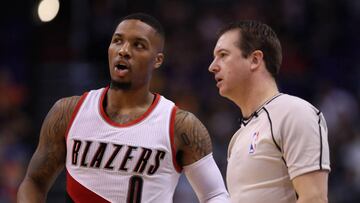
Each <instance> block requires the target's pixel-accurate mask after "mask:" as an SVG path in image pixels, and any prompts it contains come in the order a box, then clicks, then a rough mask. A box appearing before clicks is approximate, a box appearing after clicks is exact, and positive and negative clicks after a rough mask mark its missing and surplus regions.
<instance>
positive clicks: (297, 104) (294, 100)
mask: <svg viewBox="0 0 360 203" xmlns="http://www.w3.org/2000/svg"><path fill="white" fill-rule="evenodd" d="M275 105H276V107H275V108H274V109H276V110H277V111H280V112H283V113H285V114H295V115H303V114H304V113H305V114H306V112H309V113H313V112H316V113H317V112H319V110H318V109H317V108H316V107H315V106H314V105H312V104H311V103H310V102H309V101H307V100H305V99H303V98H300V97H298V96H293V95H289V94H283V95H282V96H281V97H279V100H278V101H277V102H276V104H275V103H274V106H275Z"/></svg>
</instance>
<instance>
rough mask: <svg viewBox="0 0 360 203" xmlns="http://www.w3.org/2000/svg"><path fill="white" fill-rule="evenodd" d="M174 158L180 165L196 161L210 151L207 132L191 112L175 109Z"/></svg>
mask: <svg viewBox="0 0 360 203" xmlns="http://www.w3.org/2000/svg"><path fill="white" fill-rule="evenodd" d="M174 141H175V148H176V160H177V162H178V164H179V165H180V166H185V165H189V164H192V163H194V162H196V161H197V160H199V159H201V158H202V157H204V156H206V155H207V154H209V153H210V152H212V145H211V139H210V136H209V132H208V131H207V129H206V128H205V126H204V125H203V124H202V123H201V121H200V120H199V119H198V118H196V117H195V116H194V115H193V114H192V113H190V112H187V111H184V110H181V109H177V111H176V115H175V125H174Z"/></svg>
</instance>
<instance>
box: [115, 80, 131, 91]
mask: <svg viewBox="0 0 360 203" xmlns="http://www.w3.org/2000/svg"><path fill="white" fill-rule="evenodd" d="M130 88H131V82H116V81H114V80H111V81H110V89H113V90H129V89H130Z"/></svg>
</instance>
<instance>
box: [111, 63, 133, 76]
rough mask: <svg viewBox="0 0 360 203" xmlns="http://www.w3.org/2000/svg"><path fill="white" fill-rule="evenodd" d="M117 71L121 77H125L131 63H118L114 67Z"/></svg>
mask: <svg viewBox="0 0 360 203" xmlns="http://www.w3.org/2000/svg"><path fill="white" fill-rule="evenodd" d="M114 69H115V73H116V74H117V75H118V76H119V77H124V76H125V75H126V74H127V73H128V72H129V71H130V65H129V64H128V63H123V62H121V63H118V64H116V65H115V67H114Z"/></svg>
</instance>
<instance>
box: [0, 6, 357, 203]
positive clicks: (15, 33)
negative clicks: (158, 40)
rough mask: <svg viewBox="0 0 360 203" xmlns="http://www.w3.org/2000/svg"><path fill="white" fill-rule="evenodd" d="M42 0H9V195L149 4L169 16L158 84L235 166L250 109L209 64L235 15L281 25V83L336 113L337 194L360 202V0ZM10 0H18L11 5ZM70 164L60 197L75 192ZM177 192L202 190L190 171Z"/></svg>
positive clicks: (3, 31)
mask: <svg viewBox="0 0 360 203" xmlns="http://www.w3.org/2000/svg"><path fill="white" fill-rule="evenodd" d="M36 3H37V1H27V2H26V3H24V4H23V5H18V3H17V2H15V1H11V2H10V1H9V2H2V3H1V4H4V5H2V6H1V7H2V8H1V11H3V12H0V13H1V14H0V17H1V18H0V23H1V24H0V45H1V46H0V202H15V199H16V190H17V187H18V185H19V183H20V181H21V180H22V178H23V176H24V173H25V171H26V166H27V164H28V161H29V160H30V158H31V155H32V153H33V152H34V150H35V147H36V144H37V141H38V135H39V132H40V127H41V123H42V121H43V119H44V118H45V116H46V113H47V112H48V110H49V109H50V108H51V106H52V105H53V104H54V102H55V101H56V100H58V99H59V98H61V97H65V96H71V95H81V94H82V93H83V92H84V91H87V90H89V89H94V88H100V87H103V86H106V85H107V84H108V81H109V76H108V65H107V48H108V45H109V42H110V39H111V35H112V33H113V31H114V28H115V26H116V25H117V22H118V19H119V18H121V17H122V16H124V15H126V14H129V13H132V12H138V11H142V12H147V13H149V14H151V15H154V16H155V17H157V18H158V19H159V21H160V22H161V23H162V24H163V25H164V26H165V32H166V45H165V46H166V47H165V55H166V59H165V64H164V65H163V66H162V67H161V68H160V69H158V70H156V71H155V73H154V76H153V83H152V90H153V91H154V92H159V93H161V94H163V95H165V96H166V97H167V98H170V99H172V100H174V101H175V102H176V104H177V105H178V106H180V107H181V108H183V109H186V110H189V111H191V112H193V113H194V114H196V115H197V116H198V117H199V118H200V120H202V122H203V123H204V124H205V126H206V127H207V128H208V130H209V132H210V135H211V137H212V141H213V148H214V156H215V160H216V162H217V164H218V165H219V167H220V169H221V171H222V173H223V175H224V177H225V172H226V162H227V161H226V154H227V151H226V150H227V145H228V142H229V140H230V138H231V136H232V134H233V133H234V132H235V130H236V129H237V128H238V127H239V124H238V120H239V118H240V116H241V113H240V111H239V109H237V107H235V105H234V104H232V103H230V102H229V101H227V100H226V99H224V98H222V97H220V96H219V95H218V92H217V88H216V87H215V81H214V79H213V76H212V75H211V74H210V73H209V72H208V70H207V68H208V66H209V64H210V62H211V61H212V50H213V47H214V45H215V42H216V32H217V31H218V29H219V27H221V26H222V25H223V24H225V23H227V22H230V21H232V20H234V19H255V20H260V21H263V22H265V23H267V24H268V25H270V26H271V27H272V28H273V29H274V30H275V31H276V32H277V34H278V37H279V39H280V41H281V42H282V48H283V56H284V58H283V65H282V69H281V72H280V77H279V79H278V84H279V87H280V90H281V92H284V93H289V94H293V95H297V96H299V97H302V98H304V99H306V100H308V101H310V102H311V103H313V104H314V105H315V106H316V107H318V108H319V109H320V110H321V111H322V112H323V113H324V116H325V118H326V120H327V124H328V129H329V144H330V153H331V168H332V171H331V173H330V176H329V202H332V203H355V202H360V129H359V126H360V125H359V124H360V123H359V111H360V109H359V108H360V82H359V81H360V60H359V56H360V48H359V47H360V38H359V37H358V36H359V34H360V28H359V26H358V25H359V24H360V3H359V2H358V1H353V0H331V1H326V0H316V1H314V0H296V1H295V0H274V1H271V3H270V2H268V1H266V0H246V1H244V0H238V1H236V0H193V1H190V0H189V1H180V0H170V1H165V0H155V1H139V0H132V1H125V0H90V1H87V0H73V1H60V3H61V4H60V12H59V14H58V16H57V17H56V18H55V20H54V21H52V22H50V23H47V24H43V23H40V22H39V21H38V20H37V19H36V17H35V14H34V11H35V8H36ZM7 6H9V7H7ZM64 181H65V180H64V176H63V174H62V175H61V176H60V177H59V178H58V180H57V181H56V183H55V186H54V187H53V188H52V190H51V192H50V194H49V196H48V199H49V202H64V190H65V186H64V184H65V183H64ZM174 202H178V203H180V202H197V200H196V197H195V196H194V193H193V192H192V190H191V188H190V187H189V186H188V183H187V182H186V180H185V179H184V178H181V181H180V182H179V185H178V188H177V191H176V194H175V197H174Z"/></svg>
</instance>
